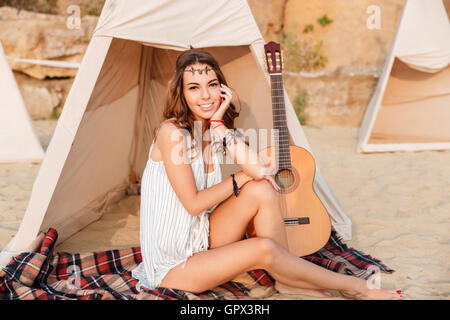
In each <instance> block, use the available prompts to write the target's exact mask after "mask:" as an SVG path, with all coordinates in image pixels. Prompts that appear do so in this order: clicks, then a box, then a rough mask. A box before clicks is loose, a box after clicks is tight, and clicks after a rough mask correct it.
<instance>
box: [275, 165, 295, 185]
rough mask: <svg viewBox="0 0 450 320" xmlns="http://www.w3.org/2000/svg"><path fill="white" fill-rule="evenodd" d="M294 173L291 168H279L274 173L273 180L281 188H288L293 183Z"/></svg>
mask: <svg viewBox="0 0 450 320" xmlns="http://www.w3.org/2000/svg"><path fill="white" fill-rule="evenodd" d="M294 180H295V179H294V174H293V173H292V171H291V170H287V169H284V170H280V171H278V173H277V174H276V175H275V181H276V183H277V184H278V185H279V186H280V187H281V188H289V187H290V186H292V185H293V184H294Z"/></svg>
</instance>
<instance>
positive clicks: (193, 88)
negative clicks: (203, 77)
mask: <svg viewBox="0 0 450 320" xmlns="http://www.w3.org/2000/svg"><path fill="white" fill-rule="evenodd" d="M195 89H198V87H190V88H189V90H195Z"/></svg>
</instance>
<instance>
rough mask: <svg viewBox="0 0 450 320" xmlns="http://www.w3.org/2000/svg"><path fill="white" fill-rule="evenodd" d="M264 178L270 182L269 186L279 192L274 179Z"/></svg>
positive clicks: (270, 177)
mask: <svg viewBox="0 0 450 320" xmlns="http://www.w3.org/2000/svg"><path fill="white" fill-rule="evenodd" d="M264 178H265V179H266V180H267V181H269V182H270V184H271V185H272V187H273V188H274V189H275V190H276V191H280V190H281V188H280V186H279V185H278V184H277V183H276V182H275V179H274V178H273V177H272V176H265V177H264Z"/></svg>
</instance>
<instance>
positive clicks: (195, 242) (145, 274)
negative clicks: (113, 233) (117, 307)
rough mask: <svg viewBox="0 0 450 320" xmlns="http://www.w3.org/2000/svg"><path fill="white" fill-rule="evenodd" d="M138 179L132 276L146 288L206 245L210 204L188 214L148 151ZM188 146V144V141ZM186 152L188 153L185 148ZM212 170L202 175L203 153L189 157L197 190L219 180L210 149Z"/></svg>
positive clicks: (161, 165)
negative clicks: (137, 250) (137, 259)
mask: <svg viewBox="0 0 450 320" xmlns="http://www.w3.org/2000/svg"><path fill="white" fill-rule="evenodd" d="M188 140H189V139H188ZM154 143H155V141H153V143H152V145H151V147H150V151H149V157H148V161H147V165H146V167H145V170H144V173H143V176H142V182H141V208H140V244H141V254H142V263H140V264H139V265H138V266H137V267H136V268H135V269H134V270H133V271H132V276H133V277H134V278H136V279H138V280H139V282H138V284H137V285H136V289H137V290H138V291H139V290H140V287H141V285H142V286H145V287H147V288H149V289H154V288H156V287H158V286H159V284H160V283H161V281H162V279H163V278H164V276H165V275H166V274H167V272H169V270H170V269H172V268H173V267H175V266H177V265H178V264H180V263H181V262H184V265H183V267H184V266H185V264H186V262H187V259H188V258H189V257H190V256H192V255H193V254H194V253H196V252H199V251H204V250H207V249H208V247H209V241H208V239H209V214H210V213H211V212H212V211H213V210H214V209H215V207H216V206H217V205H215V206H213V207H212V208H210V209H207V210H205V211H203V212H201V213H200V214H198V215H197V216H195V217H193V216H191V215H190V214H189V213H188V212H187V210H186V209H185V208H184V207H183V205H182V204H181V202H180V200H179V199H178V197H177V195H176V194H175V191H174V190H173V188H172V185H171V184H170V181H169V179H168V177H167V173H166V170H165V167H164V162H163V161H158V162H156V161H153V160H152V159H151V157H150V154H151V152H152V149H153V145H154ZM187 147H188V150H189V149H190V146H189V145H188V146H187ZM188 156H189V157H190V156H191V154H189V152H188ZM213 161H214V171H212V172H210V173H208V174H207V175H205V170H204V161H203V156H202V154H200V153H199V154H196V157H195V159H194V160H192V161H191V167H192V172H193V174H194V178H195V183H196V185H197V189H198V190H203V189H204V188H205V185H206V181H205V176H207V179H208V184H207V186H208V187H211V186H213V185H215V184H217V183H219V182H221V181H222V174H221V169H220V163H219V159H218V156H217V154H216V153H214V152H213Z"/></svg>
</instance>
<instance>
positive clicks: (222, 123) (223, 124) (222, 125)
mask: <svg viewBox="0 0 450 320" xmlns="http://www.w3.org/2000/svg"><path fill="white" fill-rule="evenodd" d="M220 126H224V124H223V123H221V124H218V125H217V126H215V127H213V129H215V128H217V127H220Z"/></svg>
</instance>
